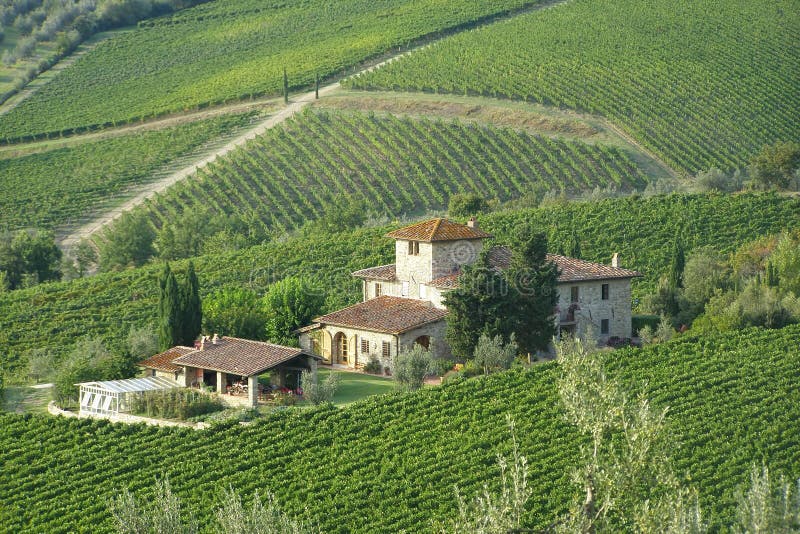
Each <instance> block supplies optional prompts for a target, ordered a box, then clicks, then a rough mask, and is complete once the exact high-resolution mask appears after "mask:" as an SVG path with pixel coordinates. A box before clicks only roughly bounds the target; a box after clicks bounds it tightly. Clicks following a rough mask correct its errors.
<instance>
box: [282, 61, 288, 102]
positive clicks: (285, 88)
mask: <svg viewBox="0 0 800 534" xmlns="http://www.w3.org/2000/svg"><path fill="white" fill-rule="evenodd" d="M283 103H284V104H288V103H289V77H288V76H286V67H283Z"/></svg>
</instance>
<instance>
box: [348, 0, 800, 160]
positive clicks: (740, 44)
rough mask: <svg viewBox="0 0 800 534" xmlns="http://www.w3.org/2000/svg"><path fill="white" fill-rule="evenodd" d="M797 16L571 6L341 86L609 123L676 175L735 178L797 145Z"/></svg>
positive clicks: (700, 7)
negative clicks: (714, 171)
mask: <svg viewBox="0 0 800 534" xmlns="http://www.w3.org/2000/svg"><path fill="white" fill-rule="evenodd" d="M798 31H800V10H798V9H797V5H796V3H794V2H792V1H790V0H786V1H778V2H772V3H770V4H769V5H768V6H765V5H764V3H763V2H760V1H756V0H735V1H729V0H712V1H704V2H697V1H695V0H680V1H678V2H646V3H645V2H641V1H640V0H576V1H573V2H569V3H567V4H565V5H563V6H559V8H558V9H547V10H544V11H542V12H541V13H534V14H530V15H523V16H520V17H517V18H514V19H512V20H509V21H507V22H502V23H498V24H495V25H492V26H490V27H486V28H483V29H480V30H476V31H472V32H465V33H462V34H460V35H457V36H454V37H451V38H448V39H445V40H443V41H441V42H438V43H436V44H435V45H434V46H431V47H429V48H427V49H425V50H423V51H420V52H418V53H415V54H412V55H410V56H407V57H405V58H403V59H401V60H400V61H395V62H393V63H391V64H389V65H387V66H386V67H385V68H382V69H380V70H377V71H374V72H370V73H367V74H364V75H361V76H357V77H355V78H352V79H351V80H349V81H348V82H346V85H347V86H348V87H353V88H361V89H390V90H415V91H426V92H440V93H456V94H480V95H487V96H494V97H503V98H512V99H521V100H530V101H535V102H542V103H545V104H551V105H554V106H558V107H562V108H571V109H578V110H586V111H588V112H590V113H597V114H599V115H603V116H605V117H608V118H609V119H611V120H612V121H613V122H614V123H616V124H617V125H618V126H620V127H622V128H624V129H625V130H626V131H627V132H628V133H629V134H630V135H631V136H633V137H634V138H636V140H637V141H639V142H640V143H642V144H643V145H645V146H646V147H648V148H649V149H651V150H652V151H653V152H655V153H656V154H658V155H659V156H660V157H662V158H663V159H664V160H665V161H667V162H668V163H669V164H671V165H672V166H674V167H675V168H676V169H678V170H681V171H683V172H686V173H691V174H694V173H696V172H698V171H701V170H706V169H708V168H710V167H718V168H720V169H724V170H731V169H734V168H739V167H743V166H744V165H746V164H747V162H748V160H749V158H750V156H752V155H753V154H755V153H756V152H758V151H759V150H760V149H761V147H762V146H763V145H764V144H767V143H770V142H773V141H776V140H784V141H785V140H792V139H795V140H796V139H798V138H800V91H798V90H797V80H798V79H800V42H799V41H798V40H797V33H798Z"/></svg>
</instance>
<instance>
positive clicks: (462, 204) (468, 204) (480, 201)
mask: <svg viewBox="0 0 800 534" xmlns="http://www.w3.org/2000/svg"><path fill="white" fill-rule="evenodd" d="M487 211H489V203H488V202H486V199H485V198H483V196H481V195H480V194H478V193H461V194H457V195H453V196H451V197H450V201H449V202H448V204H447V215H449V216H450V217H451V218H454V219H465V218H467V217H472V216H475V215H480V214H482V213H486V212H487Z"/></svg>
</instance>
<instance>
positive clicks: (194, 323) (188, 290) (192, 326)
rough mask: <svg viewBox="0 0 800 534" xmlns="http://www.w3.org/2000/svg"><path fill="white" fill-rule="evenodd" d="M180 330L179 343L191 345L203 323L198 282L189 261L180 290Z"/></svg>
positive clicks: (192, 264) (191, 263) (192, 265)
mask: <svg viewBox="0 0 800 534" xmlns="http://www.w3.org/2000/svg"><path fill="white" fill-rule="evenodd" d="M180 314H181V331H180V340H179V341H180V344H181V345H185V346H189V347H191V346H192V343H194V340H195V339H197V336H198V335H200V330H201V327H202V324H203V308H202V304H201V302H200V282H199V281H198V280H197V274H196V273H195V271H194V262H192V261H190V262H189V265H188V267H187V273H186V283H185V284H184V285H183V286H182V291H181V311H180Z"/></svg>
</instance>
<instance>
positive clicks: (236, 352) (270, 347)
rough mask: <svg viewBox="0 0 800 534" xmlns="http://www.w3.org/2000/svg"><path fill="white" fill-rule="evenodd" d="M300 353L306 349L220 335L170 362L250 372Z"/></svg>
mask: <svg viewBox="0 0 800 534" xmlns="http://www.w3.org/2000/svg"><path fill="white" fill-rule="evenodd" d="M301 354H306V353H304V352H303V351H302V350H301V349H298V348H294V347H284V346H283V345H274V344H272V343H265V342H263V341H252V340H249V339H240V338H236V337H227V336H224V337H221V338H220V339H219V341H218V342H217V344H216V345H214V344H212V343H211V342H210V341H207V342H206V343H205V345H204V348H203V350H193V351H192V352H191V353H189V354H187V355H185V356H181V357H180V358H177V359H175V360H174V361H173V363H174V364H177V365H186V366H189V367H197V368H200V369H209V370H211V371H220V372H223V373H230V374H233V375H240V376H251V375H255V374H258V373H261V372H263V371H266V370H267V369H270V368H272V367H275V366H276V365H278V364H280V363H284V362H287V361H289V360H291V359H292V358H295V357H297V356H300V355H301Z"/></svg>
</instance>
